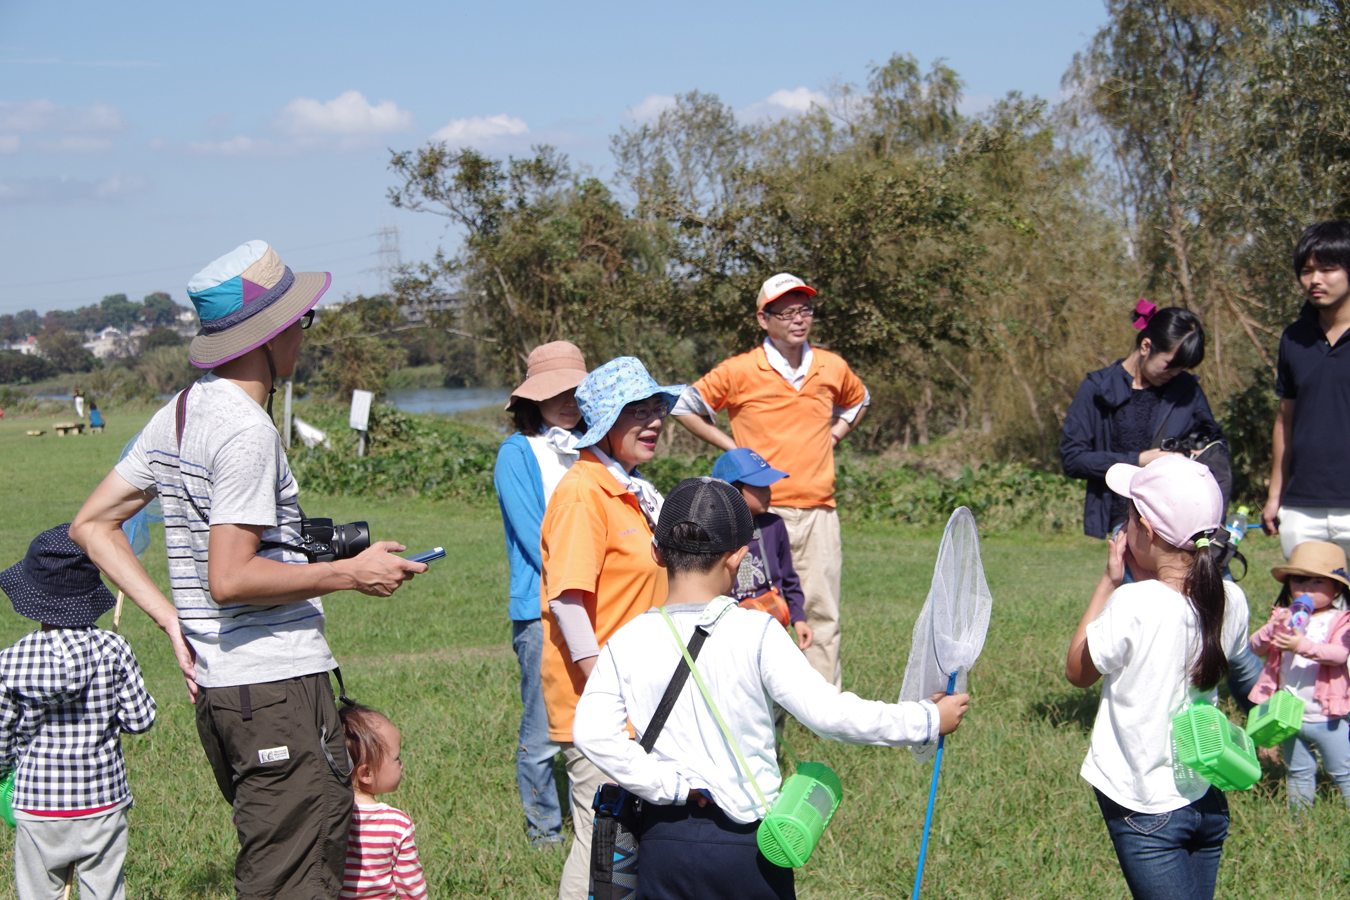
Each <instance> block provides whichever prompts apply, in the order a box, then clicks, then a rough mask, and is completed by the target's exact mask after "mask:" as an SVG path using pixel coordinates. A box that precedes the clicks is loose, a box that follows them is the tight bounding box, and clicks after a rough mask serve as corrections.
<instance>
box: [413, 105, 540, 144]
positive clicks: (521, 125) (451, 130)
mask: <svg viewBox="0 0 1350 900" xmlns="http://www.w3.org/2000/svg"><path fill="white" fill-rule="evenodd" d="M529 133H530V126H529V125H526V124H525V120H524V119H517V118H516V117H515V116H508V115H507V114H506V113H498V114H497V115H495V116H472V117H470V118H467V119H451V120H450V122H449V124H447V125H446V126H445V127H444V128H441V129H440V130H439V131H437V132H436V133H435V134H433V135H432V136H431V139H432V140H433V141H443V142H444V143H446V144H449V145H450V146H452V147H463V146H466V145H470V144H482V143H491V142H493V141H496V140H500V139H502V138H512V137H519V136H521V135H525V134H529Z"/></svg>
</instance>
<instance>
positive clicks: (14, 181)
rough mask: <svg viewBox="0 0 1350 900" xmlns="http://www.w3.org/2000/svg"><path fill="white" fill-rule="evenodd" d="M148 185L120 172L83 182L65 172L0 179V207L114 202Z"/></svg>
mask: <svg viewBox="0 0 1350 900" xmlns="http://www.w3.org/2000/svg"><path fill="white" fill-rule="evenodd" d="M149 187H150V182H149V181H148V180H147V179H145V178H143V177H141V176H140V175H124V174H122V173H116V174H113V175H110V176H109V177H107V178H104V179H102V180H101V181H85V180H83V179H80V178H72V177H70V176H68V175H63V176H60V177H51V176H40V177H35V178H7V179H3V180H0V206H22V205H34V206H57V205H65V204H80V203H85V204H87V203H114V202H117V201H119V200H123V199H125V198H127V197H130V196H133V195H135V194H139V193H142V192H144V191H146V190H148V189H149Z"/></svg>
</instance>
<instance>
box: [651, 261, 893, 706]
mask: <svg viewBox="0 0 1350 900" xmlns="http://www.w3.org/2000/svg"><path fill="white" fill-rule="evenodd" d="M815 296H816V291H815V289H814V288H811V287H808V286H807V285H806V284H805V283H804V282H803V281H802V280H801V279H800V278H797V277H796V276H794V275H789V274H787V273H782V274H779V275H775V276H773V277H772V278H770V279H769V280H768V281H766V282H764V286H763V287H761V288H760V290H759V298H758V301H757V307H758V311H757V312H756V314H755V315H756V318H757V320H758V321H759V326H760V327H761V328H763V329H764V331H766V332H767V335H766V336H765V338H764V343H763V344H761V345H760V346H758V347H756V348H755V349H754V350H751V351H750V352H749V353H742V354H740V355H739V356H733V357H732V358H731V359H728V360H725V361H724V362H723V363H722V364H721V365H719V366H718V367H717V368H715V369H713V370H712V371H711V372H709V373H708V374H707V375H704V376H703V377H702V378H700V379H699V380H698V381H697V382H695V383H694V384H691V385H690V386H689V387H688V388H686V389H685V392H684V393H683V394H682V395H681V396H680V400H679V402H678V403H676V404H675V409H674V410H673V411H672V413H673V415H674V416H675V418H677V419H678V420H679V421H680V424H681V425H683V426H684V427H685V428H688V429H689V430H690V431H691V432H693V434H694V435H695V436H697V437H700V438H702V439H703V440H705V441H707V442H708V443H710V444H712V445H713V446H715V447H719V448H721V449H722V450H730V449H732V448H733V447H747V448H749V449H751V450H754V451H755V452H756V453H758V454H759V455H760V456H762V457H764V459H766V460H768V462H769V465H771V466H773V467H774V468H776V469H781V470H783V471H784V472H787V473H788V474H789V475H790V476H791V477H789V478H784V479H782V480H780V481H777V482H775V483H774V485H773V495H772V496H773V499H772V505H771V506H770V507H769V508H770V511H772V512H773V513H775V514H776V515H778V516H780V517H782V519H783V522H784V524H786V525H787V530H788V538H789V540H790V541H791V544H792V562H793V565H794V566H796V568H797V574H798V575H799V576H800V577H801V583H802V592H803V593H804V594H805V595H806V603H805V610H806V622H807V624H808V625H810V626H811V629H812V630H813V631H814V632H815V640H814V642H813V643H812V645H811V646H810V647H808V648H807V649H806V651H805V653H806V658H807V659H808V660H809V661H810V663H811V665H812V667H813V668H815V670H816V671H817V672H819V673H820V674H822V675H824V676H825V678H826V679H827V680H829V681H832V682H834V685H835V686H836V687H842V685H843V678H842V669H841V667H840V664H839V579H840V572H841V556H842V552H843V548H842V545H841V542H840V539H839V517H838V515H837V513H836V511H835V502H834V445H835V444H837V443H839V441H841V440H842V439H843V438H844V436H845V435H847V434H848V433H849V432H850V431H851V430H853V428H854V427H855V426H857V424H858V423H859V422H860V421H862V417H863V414H864V412H865V411H866V408H867V405H868V403H870V402H871V398H870V397H869V396H868V393H867V388H866V386H864V385H863V383H862V380H861V379H859V378H858V376H857V375H855V374H853V370H852V369H850V368H849V367H848V363H846V362H844V360H843V359H842V358H841V357H839V356H837V355H835V354H833V353H831V352H829V351H828V350H821V349H819V348H813V347H812V346H811V343H810V341H809V337H810V334H811V322H812V319H813V316H814V315H815V310H814V308H813V306H812V299H811V298H813V297H815ZM723 409H725V410H727V411H728V412H729V413H730V415H731V435H730V436H728V435H727V433H726V432H724V431H722V430H721V429H720V428H718V427H717V425H716V424H715V422H716V419H715V418H714V417H715V415H716V413H718V412H719V411H721V410H723Z"/></svg>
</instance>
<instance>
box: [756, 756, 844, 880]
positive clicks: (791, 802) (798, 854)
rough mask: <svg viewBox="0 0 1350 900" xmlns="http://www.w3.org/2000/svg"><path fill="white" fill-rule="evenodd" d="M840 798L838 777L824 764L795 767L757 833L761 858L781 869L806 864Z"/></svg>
mask: <svg viewBox="0 0 1350 900" xmlns="http://www.w3.org/2000/svg"><path fill="white" fill-rule="evenodd" d="M843 798H844V787H843V785H842V784H840V783H839V776H838V775H836V774H834V772H833V771H832V770H831V769H830V768H829V767H828V766H826V765H825V764H824V763H815V762H806V763H802V764H800V765H799V766H797V772H796V774H795V775H793V776H792V777H791V778H789V779H788V780H787V783H786V784H784V785H783V790H782V792H781V793H780V794H779V795H778V801H777V802H776V803H774V805H773V809H771V810H769V814H768V815H767V816H765V817H764V821H763V822H761V823H760V824H759V829H758V831H757V832H756V835H755V840H756V842H757V843H758V844H759V850H760V852H761V853H763V854H764V858H765V859H767V860H768V861H769V862H771V863H773V864H774V865H776V866H782V867H784V868H794V869H795V868H799V867H801V866H804V865H806V861H807V860H808V859H810V858H811V853H812V851H814V850H815V849H816V844H817V843H819V841H820V836H821V835H822V834H824V833H825V826H827V825H829V824H830V819H832V818H834V813H835V810H837V809H838V808H839V801H840V800H842V799H843Z"/></svg>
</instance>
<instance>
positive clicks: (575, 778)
mask: <svg viewBox="0 0 1350 900" xmlns="http://www.w3.org/2000/svg"><path fill="white" fill-rule="evenodd" d="M558 746H559V747H560V748H561V749H562V754H563V760H564V761H565V762H566V763H567V780H568V782H569V783H570V784H571V787H572V789H571V792H570V794H569V796H570V798H571V801H572V829H573V831H574V832H575V836H574V837H573V838H572V849H571V851H570V852H569V853H568V854H567V862H565V863H563V873H562V883H561V884H560V885H558V900H586V898H587V897H589V896H590V893H591V831H592V830H593V828H594V826H595V811H594V810H592V809H591V804H593V803H594V802H595V792H596V791H597V790H599V788H600V785H602V784H604V783H605V782H607V781H611V780H612V779H611V778H610V777H609V776H608V775H606V774H605V773H604V772H601V771H600V768H599V767H598V766H597V765H596V764H595V763H593V762H591V761H590V760H589V759H587V758H586V757H585V756H584V755H582V752H581V751H580V750H578V749H577V748H576V745H575V744H570V743H562V742H559V744H558Z"/></svg>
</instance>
